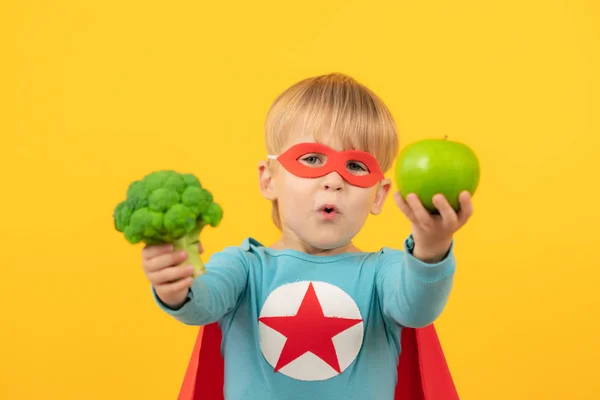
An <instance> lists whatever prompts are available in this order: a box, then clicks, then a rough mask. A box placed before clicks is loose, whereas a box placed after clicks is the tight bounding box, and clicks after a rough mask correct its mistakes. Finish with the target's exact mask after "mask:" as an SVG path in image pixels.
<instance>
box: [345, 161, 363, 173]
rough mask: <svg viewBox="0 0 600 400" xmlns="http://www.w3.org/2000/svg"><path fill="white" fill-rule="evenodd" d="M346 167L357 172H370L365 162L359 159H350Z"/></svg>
mask: <svg viewBox="0 0 600 400" xmlns="http://www.w3.org/2000/svg"><path fill="white" fill-rule="evenodd" d="M346 168H348V170H349V171H350V172H352V173H355V174H365V173H367V172H369V170H368V169H367V167H366V166H365V165H364V164H363V163H361V162H358V161H350V162H349V163H348V164H346Z"/></svg>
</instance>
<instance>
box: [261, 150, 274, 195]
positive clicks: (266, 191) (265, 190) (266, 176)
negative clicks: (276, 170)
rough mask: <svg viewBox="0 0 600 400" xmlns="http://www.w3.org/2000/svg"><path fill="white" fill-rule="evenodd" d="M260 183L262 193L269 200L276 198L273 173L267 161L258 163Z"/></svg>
mask: <svg viewBox="0 0 600 400" xmlns="http://www.w3.org/2000/svg"><path fill="white" fill-rule="evenodd" d="M258 185H259V188H260V193H261V194H262V195H263V197H264V198H265V199H267V200H275V199H276V198H277V197H276V196H275V190H274V188H273V175H272V174H271V170H270V168H269V164H268V163H267V161H264V160H263V161H261V162H259V163H258Z"/></svg>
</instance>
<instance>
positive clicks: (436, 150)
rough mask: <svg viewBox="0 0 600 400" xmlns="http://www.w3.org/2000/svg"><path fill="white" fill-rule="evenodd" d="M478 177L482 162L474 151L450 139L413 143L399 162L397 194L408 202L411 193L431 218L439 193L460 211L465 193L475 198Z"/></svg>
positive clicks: (399, 157) (435, 211)
mask: <svg viewBox="0 0 600 400" xmlns="http://www.w3.org/2000/svg"><path fill="white" fill-rule="evenodd" d="M479 177H480V165H479V160H478V159H477V156H476V155H475V153H474V152H473V150H471V149H470V148H469V147H468V146H466V145H465V144H463V143H459V142H454V141H451V140H448V139H447V138H444V139H424V140H420V141H417V142H413V143H411V144H409V145H407V146H406V147H404V148H403V149H402V151H401V152H400V154H399V155H398V157H397V159H396V184H397V185H398V192H399V193H400V194H401V195H402V197H403V198H405V199H406V196H407V195H408V194H410V193H414V194H416V195H417V196H418V197H419V200H421V203H422V204H423V206H424V207H425V208H426V209H427V210H428V211H429V212H430V213H432V214H437V213H438V211H437V208H436V207H435V206H434V205H433V196H434V195H435V194H438V193H439V194H443V195H444V196H445V197H446V199H448V202H449V203H450V205H451V206H452V208H454V210H455V211H459V210H460V203H459V201H458V196H459V195H460V193H461V192H462V191H465V190H466V191H468V192H469V193H470V194H471V196H473V195H474V194H475V191H476V190H477V186H478V185H479Z"/></svg>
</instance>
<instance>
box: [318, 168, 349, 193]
mask: <svg viewBox="0 0 600 400" xmlns="http://www.w3.org/2000/svg"><path fill="white" fill-rule="evenodd" d="M343 186H344V179H343V178H342V177H341V176H340V174H338V173H337V172H335V171H334V172H331V173H330V174H327V175H325V176H324V177H323V188H324V189H325V190H336V191H337V190H342V187H343Z"/></svg>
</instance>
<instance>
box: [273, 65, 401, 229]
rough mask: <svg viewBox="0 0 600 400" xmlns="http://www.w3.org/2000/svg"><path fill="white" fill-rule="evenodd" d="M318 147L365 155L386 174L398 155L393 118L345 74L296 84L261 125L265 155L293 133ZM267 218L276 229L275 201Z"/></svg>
mask: <svg viewBox="0 0 600 400" xmlns="http://www.w3.org/2000/svg"><path fill="white" fill-rule="evenodd" d="M304 133H310V134H311V135H312V136H313V138H314V140H315V141H317V142H320V143H325V142H328V143H329V145H330V146H338V147H339V148H340V149H343V150H349V149H352V150H362V151H366V152H369V153H371V154H372V155H373V156H374V157H375V158H376V159H377V161H378V162H379V165H380V167H381V169H382V171H383V172H384V173H385V172H387V171H388V170H389V169H390V167H391V166H392V164H393V161H394V158H395V156H396V155H397V152H398V135H397V128H396V123H395V121H394V118H393V117H392V115H391V113H390V111H389V109H388V108H387V106H386V105H385V104H384V102H383V101H382V100H381V99H380V98H379V97H378V96H377V95H376V94H375V93H373V92H372V91H371V90H370V89H369V88H367V87H366V86H364V85H363V84H361V83H359V82H357V81H356V80H355V79H353V78H352V77H350V76H347V75H344V74H340V73H333V74H327V75H320V76H316V77H311V78H307V79H304V80H302V81H300V82H297V83H296V84H294V85H293V86H291V87H289V88H288V89H286V90H285V91H284V92H283V93H281V94H280V95H279V96H278V97H277V98H276V99H275V101H274V102H273V104H272V105H271V107H270V109H269V111H268V113H267V118H266V122H265V143H266V150H267V152H268V154H272V155H279V154H281V152H282V151H284V150H285V148H286V146H287V144H288V141H289V139H290V137H293V136H294V134H304ZM272 219H273V222H274V223H275V225H276V226H277V227H278V228H279V229H281V221H280V217H279V209H278V206H277V202H276V201H274V202H273V209H272Z"/></svg>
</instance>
